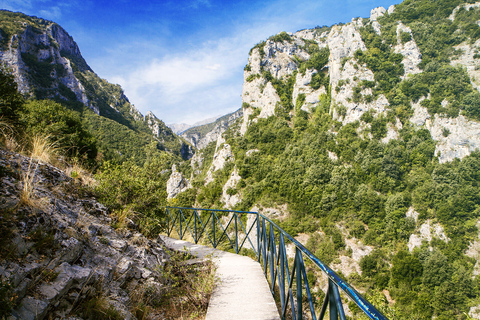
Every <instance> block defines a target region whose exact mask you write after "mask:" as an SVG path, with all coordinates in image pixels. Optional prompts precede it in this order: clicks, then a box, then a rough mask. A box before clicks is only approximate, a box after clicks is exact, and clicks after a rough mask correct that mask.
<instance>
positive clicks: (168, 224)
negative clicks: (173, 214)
mask: <svg viewBox="0 0 480 320" xmlns="http://www.w3.org/2000/svg"><path fill="white" fill-rule="evenodd" d="M166 210H167V236H169V237H170V219H169V218H168V216H169V215H170V210H168V208H166Z"/></svg>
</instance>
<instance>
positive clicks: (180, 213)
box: [178, 209, 183, 240]
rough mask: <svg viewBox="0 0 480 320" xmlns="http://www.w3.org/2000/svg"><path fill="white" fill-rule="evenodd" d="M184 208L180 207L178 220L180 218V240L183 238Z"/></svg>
mask: <svg viewBox="0 0 480 320" xmlns="http://www.w3.org/2000/svg"><path fill="white" fill-rule="evenodd" d="M182 216H183V213H182V209H178V220H180V234H179V235H178V236H179V237H180V240H182V239H183V231H182Z"/></svg>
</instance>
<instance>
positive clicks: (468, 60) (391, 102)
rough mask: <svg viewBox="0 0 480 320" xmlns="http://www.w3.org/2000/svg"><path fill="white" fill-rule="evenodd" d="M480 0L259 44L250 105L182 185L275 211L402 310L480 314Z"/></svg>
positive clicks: (404, 9)
mask: <svg viewBox="0 0 480 320" xmlns="http://www.w3.org/2000/svg"><path fill="white" fill-rule="evenodd" d="M479 4H480V3H472V2H469V1H460V0H459V1H456V0H441V1H430V0H412V1H404V2H402V3H401V4H399V5H396V6H391V7H390V8H388V9H385V8H381V7H380V8H375V9H373V10H372V11H371V15H370V17H369V18H354V19H352V21H351V22H349V23H345V24H338V25H333V26H330V27H327V26H324V27H317V28H314V29H305V30H300V31H297V32H295V33H287V32H281V33H279V34H277V35H274V36H272V37H270V38H269V39H267V40H265V41H262V42H260V43H259V44H257V45H256V46H255V47H254V48H252V49H251V51H250V53H249V58H248V64H247V65H246V66H245V72H244V85H243V91H242V100H243V107H242V110H243V117H241V118H239V119H237V122H236V123H234V124H232V125H229V128H228V129H227V130H226V131H225V132H223V133H221V134H220V135H217V137H218V138H217V139H216V141H212V142H210V143H209V144H207V145H202V147H201V148H202V149H201V150H200V151H199V152H198V153H197V154H196V155H195V156H194V157H193V158H192V159H191V166H190V168H188V170H186V169H185V168H184V169H182V170H181V171H182V172H178V171H177V170H176V171H175V175H174V176H173V175H172V177H171V181H170V182H171V183H170V184H171V186H172V188H171V190H170V191H172V193H171V194H170V195H169V196H170V197H176V199H177V201H178V202H179V203H181V204H182V205H184V206H200V207H216V208H219V207H223V208H233V209H236V210H247V211H250V210H253V211H260V212H263V213H265V214H267V215H269V216H271V217H272V218H274V219H276V221H277V222H278V223H279V224H280V225H281V226H282V228H284V229H285V230H286V231H287V232H289V233H291V234H294V235H297V238H298V239H299V240H301V241H302V242H303V243H304V244H305V245H306V246H307V247H308V248H309V249H310V250H312V252H314V253H315V254H316V255H317V256H318V257H319V258H320V259H321V260H322V261H324V262H326V263H328V264H330V265H331V266H332V267H333V268H334V269H336V270H338V271H340V272H341V273H342V274H343V275H344V276H345V278H346V279H347V280H348V281H350V282H351V283H353V284H354V285H355V286H356V287H357V288H359V290H360V291H362V292H364V293H365V294H366V295H367V296H369V295H370V297H376V298H375V299H379V300H378V301H384V307H385V309H384V310H388V312H386V313H387V316H389V317H390V318H394V319H409V318H411V317H412V316H413V315H415V317H417V318H418V319H432V318H436V319H452V318H455V317H457V318H465V315H466V314H468V315H469V316H470V317H472V318H475V319H480V316H479V313H478V310H480V300H479V298H478V297H479V296H480V292H479V291H478V290H477V289H474V283H476V282H478V278H477V275H478V274H479V273H480V272H479V270H480V264H479V263H478V258H479V257H480V253H479V252H480V251H478V242H479V240H478V239H479V234H478V229H477V227H478V223H479V221H480V215H479V214H478V208H479V207H480V198H479V197H478V194H480V189H479V187H478V186H479V185H480V184H479V183H480V180H479V176H478V174H477V173H476V172H477V169H478V168H480V158H479V155H480V153H479V147H480V145H479V143H480V131H479V129H480V93H479V92H478V86H479V83H478V81H479V79H480V78H479V76H480V74H479V73H478V69H479V67H480V60H478V59H479V58H480V54H479V52H480V26H479V24H478V21H479V20H480V9H479V7H480V5H479ZM187 132H188V130H187ZM191 137H193V138H194V137H195V136H193V135H191ZM212 140H214V139H212ZM190 141H192V143H193V144H195V142H194V141H193V140H190ZM197 145H198V144H197ZM174 182H175V183H174ZM180 182H181V183H180ZM177 185H178V186H181V188H180V187H178V188H173V187H174V186H177ZM173 191H174V192H173ZM407 270H408V271H407ZM442 272H443V273H442ZM439 273H442V274H443V275H442V276H440V277H437V275H438V274H439ZM407 274H408V275H407ZM312 277H314V275H312ZM458 287H464V288H467V289H466V290H465V291H463V292H458V291H456V290H455V289H453V288H458ZM447 296H448V297H450V298H448V301H446V300H445V299H444V297H447ZM348 312H352V313H351V314H352V315H353V316H354V315H355V311H354V309H352V310H350V311H348Z"/></svg>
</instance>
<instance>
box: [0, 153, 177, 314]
mask: <svg viewBox="0 0 480 320" xmlns="http://www.w3.org/2000/svg"><path fill="white" fill-rule="evenodd" d="M0 168H1V171H0V172H1V176H0V212H1V219H0V229H1V232H0V243H1V248H0V251H1V254H0V280H1V283H2V286H3V285H5V284H7V283H8V284H9V285H10V287H4V288H10V289H8V290H7V291H6V294H9V295H11V297H12V300H11V302H15V303H13V310H12V312H11V316H10V317H9V319H32V320H34V319H45V318H47V316H48V318H65V317H67V315H69V316H74V317H75V319H82V313H83V312H84V306H85V305H86V304H88V303H96V302H98V301H101V303H103V304H104V305H105V306H106V308H107V309H108V308H113V309H114V310H116V312H117V313H118V314H119V315H121V317H122V318H124V319H135V318H136V317H135V314H133V313H132V311H131V310H130V309H129V308H130V307H131V306H132V305H133V304H134V303H135V296H134V293H135V292H143V291H145V290H149V292H151V294H153V295H155V296H157V297H158V298H160V297H161V296H162V294H163V293H162V292H163V287H164V286H163V282H164V280H163V277H162V268H163V265H164V264H165V262H166V261H167V259H168V255H167V254H166V252H165V251H164V250H163V248H162V244H163V242H162V241H161V240H160V239H157V240H151V239H147V238H145V237H144V236H142V235H141V234H140V233H139V232H138V231H136V230H137V226H136V224H135V223H134V222H133V221H132V220H129V219H128V218H125V220H124V221H122V222H121V223H122V224H123V226H121V225H120V224H118V223H117V229H115V228H113V227H112V224H113V222H114V221H113V220H112V217H111V216H110V215H109V213H108V210H107V209H106V208H105V207H104V206H103V205H102V204H100V203H98V202H97V201H96V200H95V199H93V198H91V197H89V196H88V194H87V195H85V194H82V193H79V191H80V189H78V186H77V182H76V180H75V179H73V178H70V177H68V176H66V175H65V174H64V173H63V172H62V171H61V170H59V169H57V168H55V167H52V166H50V165H47V164H44V163H41V162H36V161H32V160H30V159H29V158H26V157H24V156H20V155H18V154H13V153H9V152H6V151H4V150H3V149H0ZM27 172H29V173H30V177H32V178H33V179H31V180H30V181H29V180H26V179H22V178H21V177H22V176H23V177H25V176H26V173H27ZM26 190H28V191H29V194H28V195H29V197H28V199H27V198H25V196H26V194H25V191H26ZM26 199H27V200H26ZM3 298H4V297H3V296H2V299H3ZM2 301H5V300H2ZM89 301H90V302H89ZM137 302H138V301H137ZM4 310H5V309H4Z"/></svg>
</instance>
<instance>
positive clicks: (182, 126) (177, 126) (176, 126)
mask: <svg viewBox="0 0 480 320" xmlns="http://www.w3.org/2000/svg"><path fill="white" fill-rule="evenodd" d="M217 118H218V117H212V118H208V119H205V120H202V121H198V122H195V123H194V124H192V125H190V124H186V123H171V124H167V126H168V127H169V128H170V129H172V130H173V132H175V133H176V134H181V133H182V132H183V131H185V130H187V129H190V128H193V127H198V126H203V125H205V124H209V123H212V122H215V120H217Z"/></svg>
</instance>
